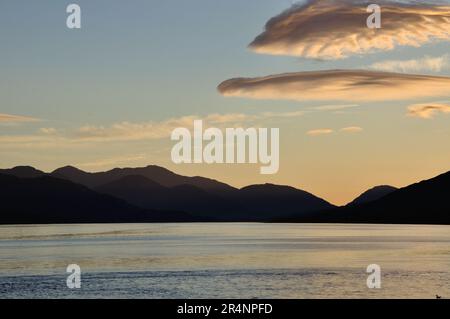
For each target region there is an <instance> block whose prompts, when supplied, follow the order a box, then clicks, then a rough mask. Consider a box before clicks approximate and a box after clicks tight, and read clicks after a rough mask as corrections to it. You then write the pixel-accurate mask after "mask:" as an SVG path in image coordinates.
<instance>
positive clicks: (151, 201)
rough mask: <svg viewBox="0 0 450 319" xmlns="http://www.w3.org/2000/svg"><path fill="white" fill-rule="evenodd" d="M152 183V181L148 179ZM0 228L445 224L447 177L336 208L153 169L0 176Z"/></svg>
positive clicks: (298, 195)
mask: <svg viewBox="0 0 450 319" xmlns="http://www.w3.org/2000/svg"><path fill="white" fill-rule="evenodd" d="M150 177H151V178H150ZM0 189H1V190H2V192H0V193H1V195H0V200H1V202H2V212H1V213H0V223H2V224H5V223H95V222H98V223H111V222H122V223H126V222H171V221H191V222H194V221H227V222H229V221H236V222H237V221H239V222H240V221H259V222H261V221H277V222H304V223H307V222H308V223H309V222H311V223H392V224H397V223H402V224H450V200H449V199H448V198H449V195H450V194H449V193H450V191H449V190H450V172H448V173H445V174H442V175H439V176H437V177H435V178H432V179H430V180H425V181H422V182H419V183H416V184H413V185H410V186H408V187H404V188H401V189H395V188H393V187H391V186H378V187H375V188H373V189H370V190H368V191H367V192H365V193H363V194H362V195H361V196H359V197H358V198H356V199H355V200H354V201H352V202H351V203H350V204H348V205H346V206H343V207H335V206H333V205H332V204H330V203H328V202H327V201H325V200H323V199H321V198H319V197H316V196H314V195H313V194H310V193H308V192H305V191H303V190H300V189H296V188H294V187H290V186H281V185H274V184H261V185H250V186H247V187H244V188H241V189H237V188H234V187H232V186H229V185H227V184H224V183H221V182H219V181H215V180H213V179H208V178H204V177H187V176H181V175H178V174H175V173H173V172H171V171H169V170H167V169H165V168H162V167H158V166H147V167H143V168H136V169H133V168H126V169H113V170H110V171H107V172H102V173H88V172H84V171H82V170H79V169H77V168H75V167H70V166H68V167H64V168H60V169H58V170H56V171H54V172H52V173H50V174H46V173H44V172H42V171H39V170H36V169H34V168H32V167H29V166H20V167H15V168H12V169H4V170H0Z"/></svg>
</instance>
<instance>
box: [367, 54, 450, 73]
mask: <svg viewBox="0 0 450 319" xmlns="http://www.w3.org/2000/svg"><path fill="white" fill-rule="evenodd" d="M369 69H372V70H378V71H387V72H402V73H417V72H441V71H443V70H448V69H450V55H449V54H444V55H443V56H438V57H430V56H426V57H423V58H420V59H411V60H387V61H381V62H377V63H373V64H372V65H370V66H369Z"/></svg>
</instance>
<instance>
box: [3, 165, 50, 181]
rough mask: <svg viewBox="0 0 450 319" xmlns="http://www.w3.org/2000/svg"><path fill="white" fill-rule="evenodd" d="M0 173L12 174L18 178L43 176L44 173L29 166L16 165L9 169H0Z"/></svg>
mask: <svg viewBox="0 0 450 319" xmlns="http://www.w3.org/2000/svg"><path fill="white" fill-rule="evenodd" d="M0 174H4V175H12V176H16V177H19V178H34V177H40V176H44V175H45V173H44V172H42V171H40V170H37V169H35V168H34V167H31V166H16V167H14V168H9V169H0Z"/></svg>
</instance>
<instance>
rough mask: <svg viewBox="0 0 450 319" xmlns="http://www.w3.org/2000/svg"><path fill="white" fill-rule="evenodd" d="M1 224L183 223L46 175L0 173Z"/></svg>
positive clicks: (167, 214) (180, 217)
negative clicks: (33, 176)
mask: <svg viewBox="0 0 450 319" xmlns="http://www.w3.org/2000/svg"><path fill="white" fill-rule="evenodd" d="M0 190H1V192H0V201H1V203H2V210H1V213H0V223H1V224H30V223H36V224H43V223H47V224H51V223H115V222H121V223H123V222H157V221H186V220H192V217H191V216H189V215H187V214H185V213H173V212H158V211H149V210H144V209H142V208H138V207H136V206H133V205H130V204H128V203H127V202H125V201H123V200H121V199H117V198H115V197H112V196H109V195H104V194H99V193H96V192H94V191H92V190H90V189H89V188H87V187H85V186H81V185H77V184H74V183H72V182H70V181H66V180H61V179H57V178H54V177H50V176H43V177H37V178H18V177H15V176H10V175H4V174H0Z"/></svg>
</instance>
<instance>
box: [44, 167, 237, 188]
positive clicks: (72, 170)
mask: <svg viewBox="0 0 450 319" xmlns="http://www.w3.org/2000/svg"><path fill="white" fill-rule="evenodd" d="M51 175H53V176H56V177H59V178H64V179H68V180H70V181H72V182H74V183H77V184H81V185H84V186H87V187H90V188H94V187H99V186H101V185H105V184H107V183H111V182H113V181H115V180H118V179H120V178H123V177H126V176H131V175H134V176H143V177H146V178H148V179H150V180H152V181H154V182H156V183H158V184H160V185H162V186H165V187H174V186H178V185H185V184H189V185H193V186H197V187H199V188H201V189H204V190H208V191H209V192H212V193H214V192H224V191H233V190H235V188H234V187H231V186H230V185H227V184H225V183H221V182H219V181H216V180H213V179H210V178H205V177H200V176H194V177H187V176H182V175H178V174H175V173H173V172H171V171H169V170H168V169H165V168H163V167H160V166H156V165H149V166H147V167H138V168H115V169H112V170H110V171H107V172H98V173H87V172H84V171H82V170H80V169H78V168H76V167H73V166H66V167H62V168H59V169H57V170H55V171H53V172H52V173H51Z"/></svg>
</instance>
